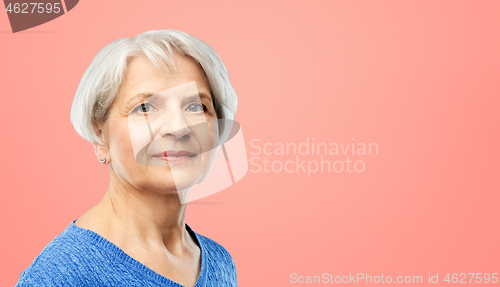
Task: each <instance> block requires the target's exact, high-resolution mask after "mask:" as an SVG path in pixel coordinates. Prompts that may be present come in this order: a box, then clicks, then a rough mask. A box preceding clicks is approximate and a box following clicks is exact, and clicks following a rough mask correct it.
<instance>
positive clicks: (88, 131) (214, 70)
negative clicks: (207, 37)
mask: <svg viewBox="0 0 500 287" xmlns="http://www.w3.org/2000/svg"><path fill="white" fill-rule="evenodd" d="M174 52H178V53H180V54H181V55H185V56H188V57H190V58H192V59H194V60H195V61H196V62H197V63H198V64H200V66H201V68H202V69H203V70H204V72H205V75H206V76H207V80H208V85H209V87H210V90H211V92H212V96H213V100H214V107H215V112H216V114H217V118H219V119H225V120H226V119H229V120H233V119H234V115H235V113H236V107H237V105H238V98H237V96H236V92H235V91H234V89H233V87H232V86H231V83H230V82H229V75H228V73H227V70H226V67H225V66H224V64H223V63H222V60H221V59H220V58H219V56H218V55H217V53H216V52H215V50H214V49H213V48H212V47H210V46H209V45H207V44H206V43H204V42H202V41H201V40H199V39H197V38H195V37H193V36H191V35H189V34H186V33H184V32H180V31H175V30H154V31H148V32H144V33H142V34H139V35H137V36H136V37H134V38H122V39H118V40H116V41H113V42H111V43H109V44H108V45H106V46H105V47H104V48H102V49H101V50H100V51H99V52H98V53H97V55H96V56H95V57H94V60H93V61H92V63H90V66H89V67H88V68H87V70H86V71H85V73H84V74H83V77H82V80H81V81H80V84H79V85H78V89H77V91H76V94H75V98H74V100H73V104H72V106H71V123H72V124H73V127H74V128H75V130H76V132H77V133H78V134H79V135H80V136H82V137H83V138H84V139H86V140H87V141H89V142H91V143H94V142H97V143H100V144H103V142H102V141H101V139H100V137H99V135H98V134H97V124H98V123H105V122H106V120H107V117H108V111H109V107H110V106H111V103H112V102H113V100H114V98H115V97H116V95H117V94H118V92H119V89H120V87H121V85H122V83H123V80H124V79H125V73H126V71H127V64H128V62H129V61H130V60H131V59H132V58H133V57H134V56H136V55H145V56H146V57H147V58H148V59H149V60H150V61H151V62H152V63H153V64H154V65H155V66H156V67H157V68H159V69H161V70H164V68H163V66H162V63H164V64H165V65H166V66H167V67H168V68H169V69H171V68H172V66H173V65H172V63H171V61H170V58H173V53H174ZM169 56H170V57H169ZM174 62H175V59H174ZM221 122H225V121H221Z"/></svg>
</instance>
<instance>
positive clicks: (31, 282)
mask: <svg viewBox="0 0 500 287" xmlns="http://www.w3.org/2000/svg"><path fill="white" fill-rule="evenodd" d="M97 255H98V250H95V248H92V245H91V244H88V242H86V240H85V238H84V237H83V238H82V237H80V238H79V237H78V236H76V235H75V234H72V233H71V232H69V230H68V229H66V230H65V231H64V232H63V233H61V234H60V235H59V236H57V237H56V238H54V239H53V240H52V241H51V242H50V243H49V244H47V246H45V247H44V248H43V250H42V251H41V252H40V254H39V255H38V256H37V257H36V258H35V259H34V260H33V262H32V263H31V264H30V265H29V266H28V268H26V269H25V270H24V271H22V273H21V275H20V276H19V281H18V282H17V285H16V286H67V285H71V286H76V285H78V286H79V285H84V282H85V277H86V274H89V273H88V270H87V269H88V267H89V266H91V264H88V263H92V262H94V261H96V258H97V257H96V256H97Z"/></svg>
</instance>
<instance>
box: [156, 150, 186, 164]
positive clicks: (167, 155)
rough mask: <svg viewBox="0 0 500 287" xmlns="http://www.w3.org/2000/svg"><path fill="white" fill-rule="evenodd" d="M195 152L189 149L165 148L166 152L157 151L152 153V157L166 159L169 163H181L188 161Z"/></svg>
mask: <svg viewBox="0 0 500 287" xmlns="http://www.w3.org/2000/svg"><path fill="white" fill-rule="evenodd" d="M194 156H195V154H194V153H192V152H189V151H185V150H181V151H175V150H167V151H166V152H159V153H155V154H154V155H153V158H156V159H159V160H164V161H168V162H171V163H181V162H186V161H189V160H190V159H191V158H192V157H194Z"/></svg>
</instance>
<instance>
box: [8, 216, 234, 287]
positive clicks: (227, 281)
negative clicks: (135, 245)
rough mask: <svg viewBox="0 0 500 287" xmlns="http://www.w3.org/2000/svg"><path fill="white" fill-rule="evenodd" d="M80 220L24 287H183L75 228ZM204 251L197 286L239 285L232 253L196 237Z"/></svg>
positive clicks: (46, 252)
mask: <svg viewBox="0 0 500 287" xmlns="http://www.w3.org/2000/svg"><path fill="white" fill-rule="evenodd" d="M75 221H76V219H75V220H73V221H72V222H71V224H70V225H69V226H68V227H67V228H66V229H65V230H64V231H63V232H62V233H61V234H60V235H58V236H57V237H56V238H54V240H52V241H51V242H50V243H49V244H48V245H47V246H46V247H45V248H44V249H43V250H42V252H41V253H40V254H39V255H38V256H37V257H36V258H35V260H34V261H33V262H32V263H31V265H30V266H29V267H28V268H27V269H25V270H24V271H23V272H22V273H21V275H20V277H19V281H18V282H17V284H16V287H17V286H19V287H22V286H175V287H180V286H183V285H181V284H179V283H176V282H174V281H172V280H170V279H168V278H166V277H164V276H162V275H160V274H158V273H156V272H155V271H153V270H152V269H150V268H148V267H147V266H145V265H144V264H142V263H140V262H139V261H137V260H135V259H134V258H132V257H131V256H129V255H128V254H127V253H125V252H124V251H123V250H121V249H120V248H119V247H118V246H116V245H115V244H113V243H111V242H110V241H108V240H107V239H105V238H104V237H102V236H101V235H99V234H97V233H96V232H94V231H91V230H88V229H85V228H82V227H80V226H77V225H75V224H74V223H75ZM186 229H187V231H188V232H189V233H190V234H191V235H194V237H195V238H196V240H197V243H198V245H199V246H200V249H201V270H200V274H199V276H198V279H197V281H196V285H195V287H202V286H207V287H209V286H237V281H236V267H235V265H234V261H233V259H232V258H231V255H229V252H228V251H227V250H226V249H225V248H224V247H222V246H221V245H220V244H218V243H216V242H215V241H213V240H211V239H209V238H207V237H205V236H203V235H200V234H198V233H196V232H194V231H193V230H192V229H191V228H190V227H189V225H187V224H186Z"/></svg>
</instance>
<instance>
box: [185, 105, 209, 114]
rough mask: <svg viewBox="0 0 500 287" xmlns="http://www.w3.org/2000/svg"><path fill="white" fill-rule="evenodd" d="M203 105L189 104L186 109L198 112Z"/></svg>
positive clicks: (202, 108)
mask: <svg viewBox="0 0 500 287" xmlns="http://www.w3.org/2000/svg"><path fill="white" fill-rule="evenodd" d="M204 107H205V106H204V105H202V104H190V105H189V106H188V107H187V110H188V111H190V112H192V113H198V112H201V111H202V110H204Z"/></svg>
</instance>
